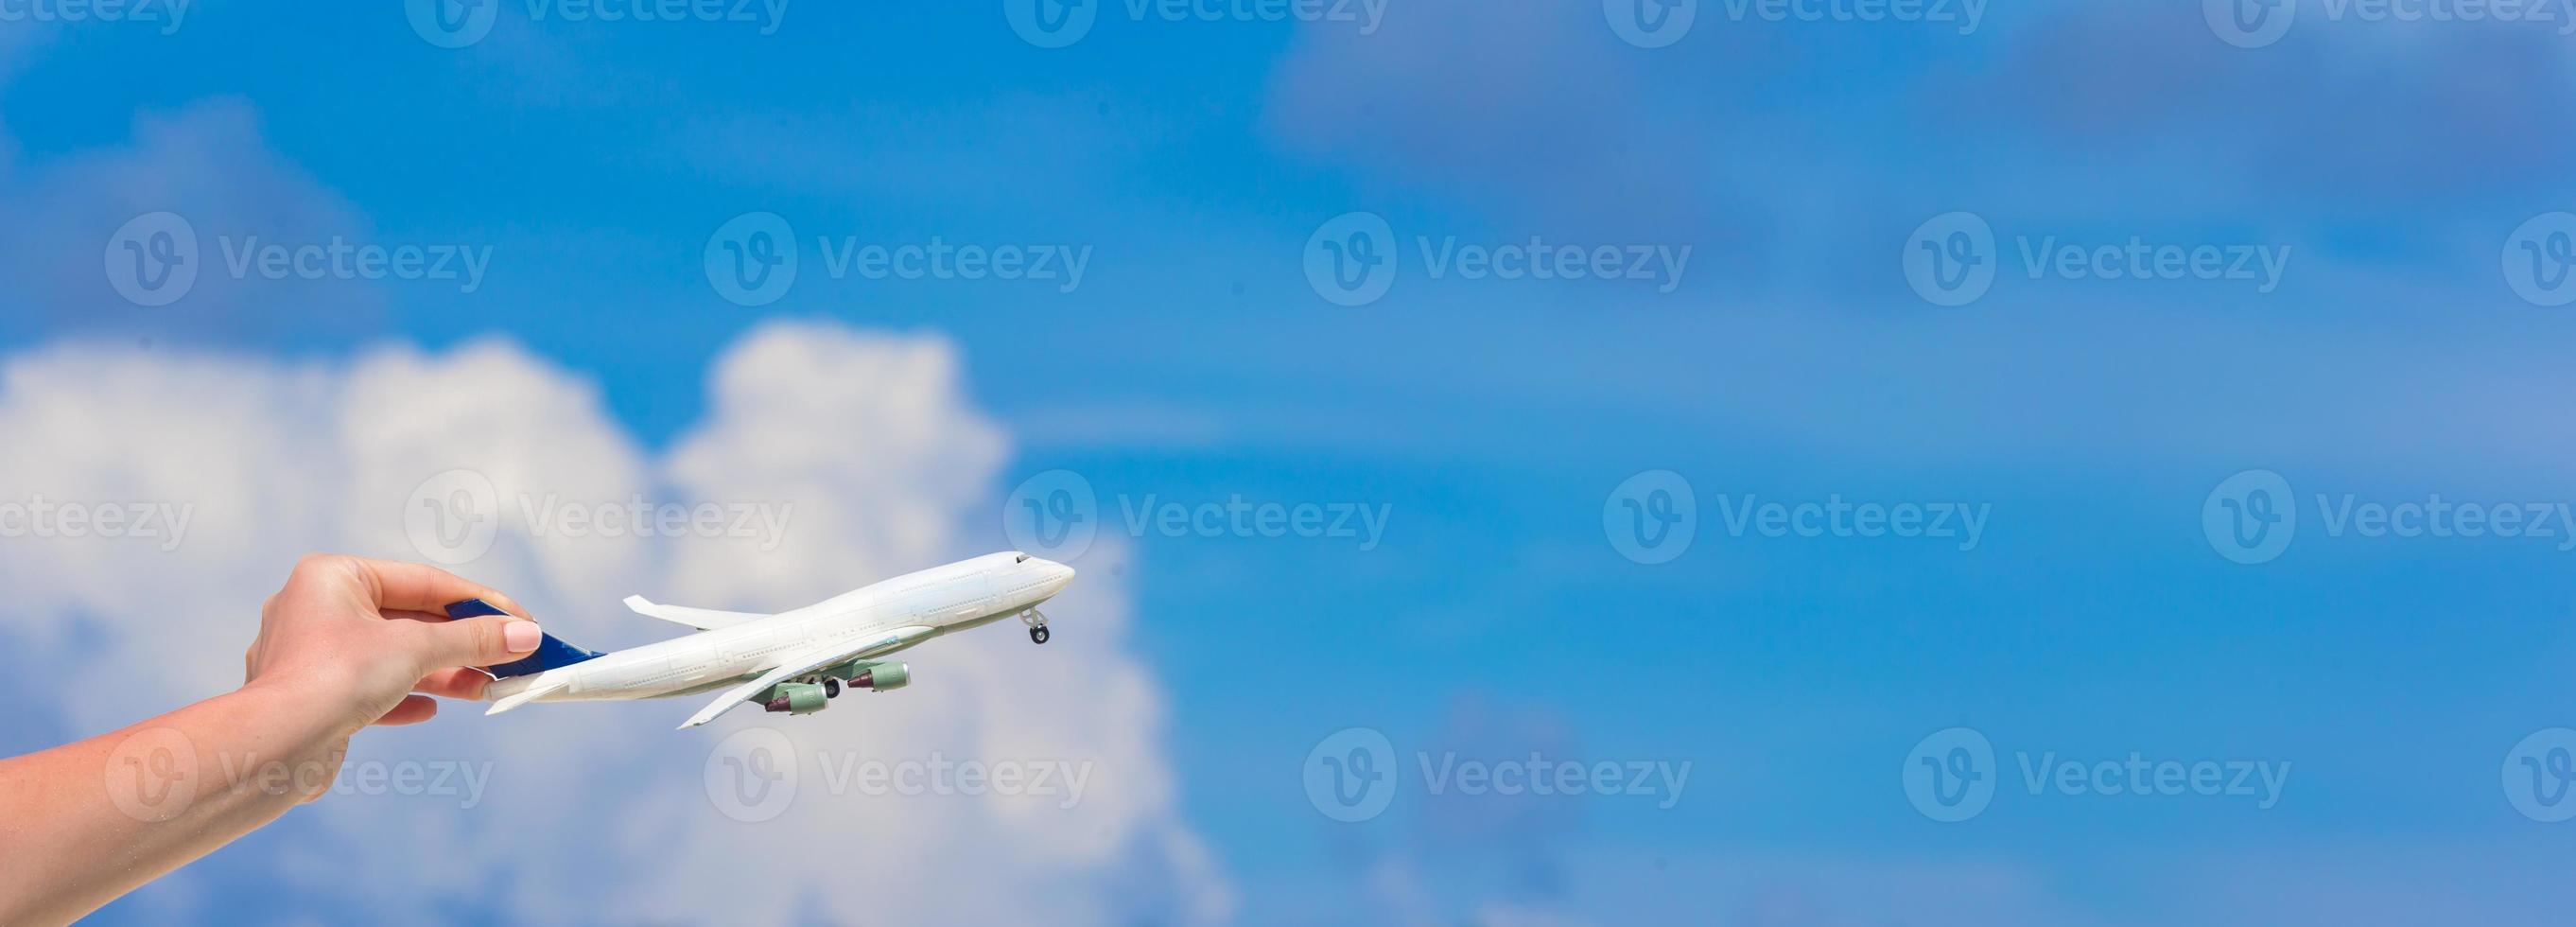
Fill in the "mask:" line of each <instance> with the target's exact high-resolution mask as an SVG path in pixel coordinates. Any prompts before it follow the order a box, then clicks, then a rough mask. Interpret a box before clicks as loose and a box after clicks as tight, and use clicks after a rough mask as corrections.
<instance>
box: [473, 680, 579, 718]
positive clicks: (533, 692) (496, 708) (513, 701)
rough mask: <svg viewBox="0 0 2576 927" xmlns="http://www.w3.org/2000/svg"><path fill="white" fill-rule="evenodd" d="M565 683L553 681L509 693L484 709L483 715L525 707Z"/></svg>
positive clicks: (563, 681)
mask: <svg viewBox="0 0 2576 927" xmlns="http://www.w3.org/2000/svg"><path fill="white" fill-rule="evenodd" d="M565 682H566V680H563V679H553V680H548V681H546V682H540V683H537V684H536V685H532V686H529V687H527V688H525V689H521V690H519V691H517V692H513V693H510V694H509V695H506V696H503V697H502V698H501V700H500V701H496V702H493V703H492V707H490V708H487V709H484V710H483V713H484V714H487V715H497V714H500V713H502V712H505V711H508V710H510V709H513V708H517V707H519V706H521V705H525V704H527V703H529V702H533V701H536V700H537V698H538V697H540V696H543V695H546V694H547V693H550V692H553V691H555V690H556V689H561V688H563V687H564V683H565Z"/></svg>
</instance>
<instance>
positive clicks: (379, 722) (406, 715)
mask: <svg viewBox="0 0 2576 927" xmlns="http://www.w3.org/2000/svg"><path fill="white" fill-rule="evenodd" d="M437 716H438V700H437V699H434V698H430V697H429V696H426V695H406V696H403V700H402V704H400V705H396V706H394V708H393V710H392V711H388V712H385V714H384V716H383V717H380V718H377V719H376V720H375V724H376V726H378V727H400V726H402V725H405V724H419V723H421V722H423V721H427V720H429V719H431V718H435V717H437Z"/></svg>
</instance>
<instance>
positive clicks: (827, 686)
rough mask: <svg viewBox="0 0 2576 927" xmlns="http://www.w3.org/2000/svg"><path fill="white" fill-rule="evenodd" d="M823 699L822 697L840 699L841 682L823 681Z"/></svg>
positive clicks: (836, 680)
mask: <svg viewBox="0 0 2576 927" xmlns="http://www.w3.org/2000/svg"><path fill="white" fill-rule="evenodd" d="M823 697H824V698H840V697H841V681H840V680H838V679H826V680H823Z"/></svg>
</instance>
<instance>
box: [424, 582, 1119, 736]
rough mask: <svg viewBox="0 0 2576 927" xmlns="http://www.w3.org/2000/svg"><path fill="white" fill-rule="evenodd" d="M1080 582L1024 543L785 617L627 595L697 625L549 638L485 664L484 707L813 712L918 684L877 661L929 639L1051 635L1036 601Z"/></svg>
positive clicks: (469, 608)
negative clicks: (619, 640)
mask: <svg viewBox="0 0 2576 927" xmlns="http://www.w3.org/2000/svg"><path fill="white" fill-rule="evenodd" d="M1072 581H1073V568H1072V567H1069V566H1065V565H1064V564H1061V563H1056V562H1054V561H1051V560H1046V559H1043V558H1039V557H1031V556H1029V555H1027V554H1024V553H1020V552H1018V551H1005V552H1003V553H998V554H987V555H985V556H982V557H976V558H974V559H972V560H961V561H958V562H956V563H951V564H949V565H947V566H941V567H932V568H930V569H927V570H922V571H920V572H918V573H906V574H904V575H902V576H897V577H895V578H893V579H889V580H885V581H883V582H879V583H875V584H872V585H868V586H864V587H861V588H859V589H857V590H855V591H851V592H845V593H842V594H840V595H837V596H834V597H832V598H829V599H825V600H823V601H821V602H818V603H815V604H813V605H808V606H805V607H804V608H799V609H796V610H793V611H785V612H779V613H778V614H775V615H761V614H752V613H746V612H720V611H714V610H711V609H704V608H683V607H680V606H676V605H657V604H654V603H652V602H649V601H646V600H645V599H644V597H643V596H628V597H627V599H626V607H628V608H631V609H634V610H635V611H637V612H639V613H641V614H645V615H650V616H652V617H655V618H660V619H662V620H664V621H669V622H673V623H676V624H684V625H688V626H689V627H692V628H696V629H698V631H699V633H696V634H691V635H689V636H687V637H676V638H672V639H670V640H667V641H661V642H659V643H653V644H646V645H644V646H642V647H636V648H633V649H630V650H620V651H617V652H615V653H598V652H594V651H589V650H583V649H581V648H578V647H574V646H572V645H570V644H566V643H564V642H563V641H560V640H557V639H555V636H554V635H552V634H548V635H546V636H545V639H544V640H543V641H541V642H539V643H538V645H537V650H536V652H535V653H532V654H529V655H528V656H527V657H524V658H522V659H519V660H515V661H512V662H509V663H504V664H501V665H499V666H487V667H483V671H484V672H487V673H490V674H492V679H493V682H492V685H491V687H490V688H489V689H487V690H485V692H484V695H483V697H484V698H487V699H490V700H491V701H492V708H491V710H489V711H486V712H484V714H500V713H501V712H505V711H508V710H510V709H513V708H517V707H519V706H521V705H525V704H527V703H529V702H574V701H607V700H623V699H641V698H667V697H670V696H676V695H696V694H699V693H702V692H714V691H716V690H719V689H721V690H723V691H722V693H721V694H719V695H717V696H716V698H715V701H712V702H709V703H707V707H705V708H703V709H700V710H699V711H698V713H697V714H695V715H692V716H690V718H689V720H688V721H687V722H686V723H683V724H681V725H680V727H682V728H692V727H697V726H698V725H701V724H705V723H707V722H709V721H713V720H715V719H716V716H718V715H722V714H724V713H725V712H727V711H730V710H732V709H733V707H734V706H736V705H740V704H743V703H745V702H757V703H759V704H760V705H761V707H763V708H765V709H767V710H769V711H784V712H788V713H791V714H800V715H802V714H812V713H814V712H817V711H821V710H823V705H824V703H825V702H826V701H828V700H830V699H833V698H836V697H839V696H840V694H841V689H842V687H843V685H844V684H845V683H846V684H847V685H848V687H850V688H854V689H868V690H871V691H877V692H885V691H889V690H893V689H900V688H902V687H903V686H904V684H905V683H908V682H911V681H912V669H911V667H909V666H907V665H905V664H903V663H898V662H894V661H889V660H882V659H879V658H881V657H884V656H886V655H888V654H892V653H894V652H896V651H899V650H904V649H906V648H909V647H912V646H913V645H915V644H919V643H921V642H923V641H926V640H930V639H931V638H934V637H938V636H940V635H943V634H950V633H954V632H957V631H962V630H965V629H967V628H973V627H980V626H982V625H986V624H991V623H993V622H996V621H1000V620H1002V619H1004V618H1009V617H1012V616H1015V615H1016V616H1018V617H1019V619H1020V620H1021V621H1022V622H1023V623H1026V624H1027V625H1028V626H1029V640H1032V641H1035V642H1037V643H1041V644H1043V643H1046V641H1047V625H1046V616H1045V615H1043V614H1040V613H1039V612H1038V604H1039V603H1041V602H1045V601H1046V600H1047V599H1049V598H1052V597H1054V595H1055V594H1056V593H1057V592H1060V591H1062V590H1063V589H1064V587H1065V584H1067V583H1070V582H1072ZM447 614H448V617H451V618H468V617H473V616H476V615H497V614H501V610H500V609H497V608H494V607H492V606H491V604H490V603H487V602H484V601H483V600H481V599H467V600H465V601H462V602H458V603H455V604H453V605H449V606H448V607H447Z"/></svg>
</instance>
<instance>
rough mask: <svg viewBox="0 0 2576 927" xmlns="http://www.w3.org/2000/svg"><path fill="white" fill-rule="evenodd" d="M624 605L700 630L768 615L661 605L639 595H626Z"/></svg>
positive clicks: (637, 612) (639, 613) (756, 619)
mask: <svg viewBox="0 0 2576 927" xmlns="http://www.w3.org/2000/svg"><path fill="white" fill-rule="evenodd" d="M626 607H627V608H631V609H634V610H635V613H636V614H638V615H645V616H649V617H653V618H660V619H662V620H664V621H668V622H671V623H673V624H684V625H688V626H689V627H692V628H696V629H698V630H700V631H713V630H715V629H717V628H730V627H733V626H734V625H738V624H741V623H743V622H746V621H758V620H760V619H763V618H767V617H769V616H768V615H762V614H756V613H753V612H720V611H717V610H715V609H712V608H689V607H687V606H684V605H663V604H660V603H657V602H654V601H653V600H651V599H647V598H645V597H643V596H640V595H630V596H627V597H626Z"/></svg>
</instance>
